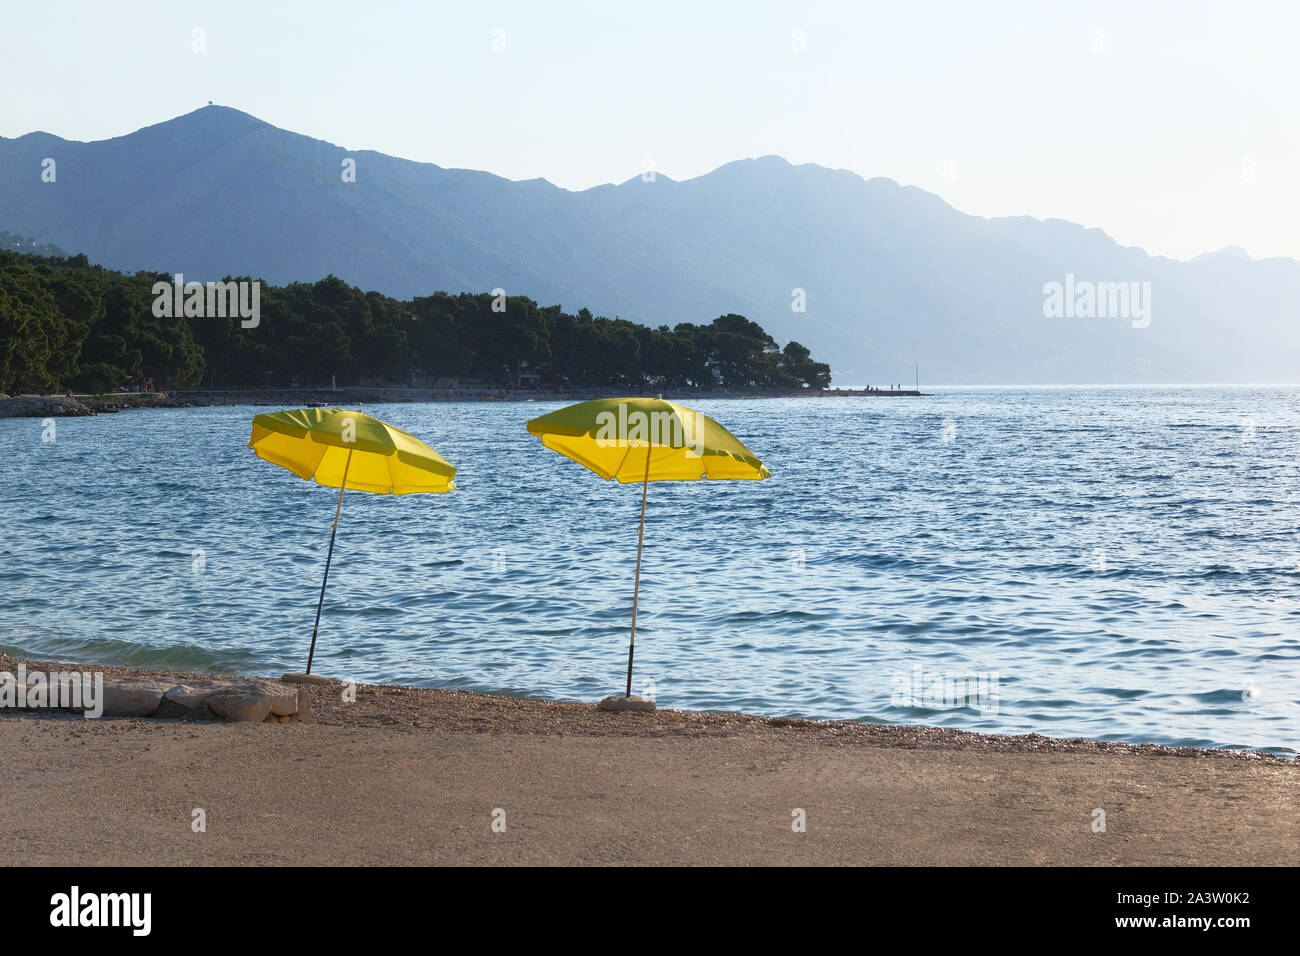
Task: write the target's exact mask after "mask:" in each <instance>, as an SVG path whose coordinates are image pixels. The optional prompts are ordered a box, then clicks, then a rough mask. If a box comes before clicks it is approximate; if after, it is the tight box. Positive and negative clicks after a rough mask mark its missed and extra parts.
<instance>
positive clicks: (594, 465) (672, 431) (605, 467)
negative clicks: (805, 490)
mask: <svg viewBox="0 0 1300 956" xmlns="http://www.w3.org/2000/svg"><path fill="white" fill-rule="evenodd" d="M527 427H528V431H529V433H530V434H532V435H536V436H537V437H538V438H540V439H541V440H542V444H543V445H545V446H546V447H547V448H551V449H554V450H555V451H558V452H559V453H560V454H562V455H566V456H568V457H569V458H572V459H573V460H574V461H576V462H578V463H579V464H582V465H585V466H586V467H587V468H589V469H591V470H592V471H594V472H595V473H596V474H598V475H600V477H602V478H604V479H605V480H607V481H608V480H609V479H611V478H616V479H618V481H620V482H622V483H628V482H633V481H639V482H641V523H640V524H639V525H638V526H637V535H636V577H635V580H634V583H633V585H632V629H631V632H630V634H629V635H628V644H627V690H626V693H625V694H624V695H623V696H622V697H607V698H605V699H604V700H603V701H601V702H600V705H601V707H603V708H605V709H608V710H652V709H654V702H653V701H647V700H644V699H642V698H640V697H633V696H632V656H633V652H634V650H635V648H636V611H637V603H638V601H639V599H640V593H641V550H642V545H643V543H644V540H645V506H646V496H647V494H648V492H649V487H650V482H652V481H698V480H699V479H701V478H708V479H710V480H714V481H716V480H719V479H727V478H735V479H742V480H750V481H761V480H762V479H764V478H769V477H771V472H769V471H768V470H767V468H766V467H764V465H763V463H762V462H761V461H759V460H758V457H757V456H756V455H755V454H754V453H753V452H752V451H750V450H749V449H748V448H746V447H745V445H744V444H743V443H742V442H741V441H740V439H738V438H737V437H736V436H735V435H733V434H731V432H729V431H727V430H726V429H725V428H723V427H722V426H721V425H719V424H718V423H717V422H716V421H714V420H713V419H712V418H710V417H709V416H708V415H704V414H702V413H700V412H697V411H695V410H694V409H691V408H687V407H686V406H685V405H678V404H677V403H676V402H666V401H664V400H663V398H662V397H660V398H601V399H596V400H595V401H590V402H579V403H578V404H577V405H570V406H569V407H567V408H561V409H559V410H558V411H554V412H551V413H550V414H548V415H543V416H541V417H540V418H534V419H533V420H532V421H530V422H529V423H528V426H527Z"/></svg>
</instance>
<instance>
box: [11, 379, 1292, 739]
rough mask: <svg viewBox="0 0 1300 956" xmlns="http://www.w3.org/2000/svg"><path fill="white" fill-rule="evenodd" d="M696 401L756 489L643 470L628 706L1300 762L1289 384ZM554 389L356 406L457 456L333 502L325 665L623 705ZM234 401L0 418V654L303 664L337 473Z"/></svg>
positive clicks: (592, 494) (628, 567)
mask: <svg viewBox="0 0 1300 956" xmlns="http://www.w3.org/2000/svg"><path fill="white" fill-rule="evenodd" d="M692 404H693V405H694V406H695V407H697V408H699V410H701V411H703V412H705V413H707V414H709V415H711V416H713V417H714V418H716V419H718V420H719V421H720V422H722V423H723V424H724V425H726V426H727V427H728V428H730V429H731V431H732V432H734V433H735V434H736V435H737V437H739V438H740V439H741V440H742V441H744V442H746V443H747V444H748V445H749V446H750V448H752V449H753V450H754V452H755V453H756V454H758V455H759V457H760V458H762V459H763V461H764V463H765V464H767V466H768V467H769V468H770V469H771V471H772V477H771V478H770V479H768V480H767V481H763V482H748V481H747V482H702V483H658V484H652V485H651V486H650V492H649V505H648V514H647V521H646V533H645V559H644V566H643V570H642V578H641V601H640V610H639V617H638V628H637V656H636V671H635V675H634V681H633V684H634V687H633V690H634V692H652V693H653V694H654V696H655V697H656V699H657V700H658V702H659V704H660V706H663V707H672V708H677V709H688V710H706V711H745V712H749V713H757V714H766V715H773V716H776V715H781V716H785V715H797V716H805V717H816V718H848V719H852V720H861V721H872V722H881V723H904V724H930V725H941V726H949V727H959V728H964V729H968V730H976V731H985V732H1006V733H1027V732H1037V733H1042V734H1047V735H1051V736H1056V737H1078V736H1083V737H1091V738H1097V739H1101V740H1122V741H1132V742H1155V743H1164V744H1179V745H1198V746H1208V747H1249V748H1257V749H1261V750H1266V751H1270V752H1273V753H1280V754H1291V753H1293V752H1294V750H1295V749H1297V748H1298V746H1300V745H1298V744H1297V741H1300V540H1298V539H1297V520H1298V519H1300V393H1298V392H1297V390H1296V389H1295V388H1282V387H1279V388H1209V387H1206V388H1168V387H1161V388H1041V389H940V390H936V394H934V395H931V396H927V397H923V398H898V399H888V398H867V399H853V398H839V399H834V398H830V399H792V400H778V399H773V400H752V401H747V400H739V401H720V400H712V401H710V400H703V401H698V402H692ZM557 407H559V406H558V405H557V404H554V403H542V402H537V403H524V402H520V403H504V402H503V403H465V404H448V403H439V404H398V405H370V406H366V407H365V409H364V410H365V411H366V412H368V413H369V414H372V415H376V416H378V417H380V418H383V419H386V420H387V421H390V422H392V423H393V424H395V425H398V426H399V427H401V428H404V429H407V430H408V431H411V432H413V433H414V434H416V435H418V436H420V437H421V438H423V439H424V440H425V441H426V442H428V443H429V444H430V445H432V446H433V447H434V448H436V449H437V450H438V451H439V452H440V453H441V454H442V455H443V456H444V457H446V458H447V459H448V460H449V461H451V462H452V463H453V464H455V465H457V466H458V467H459V468H460V472H459V474H458V476H457V484H458V485H459V486H460V490H459V491H456V492H453V493H450V494H443V495H410V496H402V497H389V496H384V497H380V496H374V495H367V494H364V493H359V492H349V493H348V494H347V496H346V497H345V499H344V504H343V517H342V522H341V526H340V532H339V536H338V543H337V546H336V551H335V556H334V565H333V568H332V570H331V573H330V581H329V589H328V593H327V596H326V601H325V609H324V616H323V619H322V623H321V635H320V641H319V645H318V649H317V659H316V664H315V666H314V668H313V669H314V670H315V671H316V672H319V673H324V674H327V675H330V676H334V677H339V678H344V679H353V680H358V681H364V682H392V683H406V684H416V685H422V686H434V687H457V688H469V689H472V690H479V691H489V692H494V693H504V694H516V695H528V696H537V697H546V698H555V699H563V700H582V701H595V700H598V699H599V698H601V697H603V696H605V695H607V694H611V693H621V692H622V690H623V684H624V670H625V667H626V660H627V630H628V623H629V618H630V613H631V605H632V577H633V565H634V561H635V555H636V526H637V516H638V510H639V507H640V487H639V486H637V485H618V484H617V483H612V482H608V483H607V482H604V481H602V480H601V479H599V478H598V477H597V476H595V475H594V474H592V473H591V472H589V471H587V470H586V469H584V468H583V467H581V466H580V465H578V464H576V463H574V462H572V461H569V460H568V459H566V458H562V457H561V456H559V455H557V454H555V453H554V452H551V451H549V450H547V449H545V448H543V447H541V445H540V443H539V442H538V441H537V440H536V439H535V438H533V437H531V436H530V435H528V434H527V433H526V431H525V430H524V423H525V422H526V421H527V420H528V419H529V418H532V417H534V416H537V415H541V414H543V413H545V412H547V411H550V410H552V409H554V408H557ZM260 410H266V409H256V408H253V407H228V408H209V409H178V410H171V411H137V412H124V413H120V414H116V415H101V416H99V417H94V418H81V419H58V420H56V421H55V424H54V433H53V434H52V435H51V434H50V432H49V428H48V426H46V425H44V424H43V423H42V422H41V421H40V420H37V419H7V420H0V487H2V488H3V491H0V502H2V503H3V507H2V510H0V645H3V646H4V648H5V649H6V650H7V651H9V652H10V653H15V654H20V655H25V656H30V657H36V658H46V659H48V658H57V659H64V660H73V661H81V662H105V663H115V664H127V665H136V666H151V667H162V668H173V669H192V670H201V671H207V670H216V671H225V672H239V673H250V674H254V673H255V674H276V673H279V672H281V671H284V670H301V669H302V668H303V666H304V664H305V663H306V655H307V647H308V643H309V641H310V636H311V627H312V620H313V616H314V613H315V609H316V600H317V596H318V592H319V588H320V580H321V572H322V570H323V566H324V562H325V552H326V548H327V546H328V543H329V529H330V523H331V521H332V520H333V516H334V505H335V500H336V497H337V492H336V491H334V490H331V489H327V488H323V487H320V486H317V485H315V484H314V483H311V482H304V481H302V480H300V479H298V478H296V477H294V476H293V475H292V474H290V473H289V472H287V471H285V470H283V469H280V468H277V467H275V466H274V465H271V464H269V463H267V462H264V461H261V460H259V459H257V458H256V457H255V456H254V455H253V453H252V451H251V450H249V449H247V448H245V447H244V446H245V443H246V442H247V440H248V436H249V430H250V421H251V418H252V416H253V415H254V414H255V413H256V412H257V411H260ZM49 438H53V440H52V441H51V440H43V439H49Z"/></svg>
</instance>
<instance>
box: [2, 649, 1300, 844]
mask: <svg viewBox="0 0 1300 956" xmlns="http://www.w3.org/2000/svg"><path fill="white" fill-rule="evenodd" d="M17 664H18V661H17V660H14V659H11V658H4V657H2V656H0V670H9V671H12V670H13V669H14V668H15V667H16V666H17ZM70 666H72V665H59V667H60V668H63V669H67V668H68V667H70ZM28 667H29V668H31V669H36V668H45V669H49V668H50V667H51V665H50V664H48V663H40V662H28ZM96 669H98V670H103V671H105V672H106V673H136V674H151V675H159V676H169V677H172V676H174V677H178V678H179V677H191V678H192V677H198V676H202V675H164V672H157V671H138V670H132V671H126V670H125V669H119V668H102V667H101V668H96ZM341 691H342V685H336V686H335V687H333V688H316V689H314V691H313V696H312V709H313V722H312V723H310V724H289V725H280V724H237V723H217V722H178V721H163V720H129V719H111V720H110V719H104V720H99V721H94V720H84V719H82V718H80V717H76V716H70V715H60V714H42V715H40V716H33V715H31V714H30V713H26V714H21V715H20V714H18V713H13V712H10V713H6V714H4V715H3V716H0V752H3V754H4V760H5V763H6V765H7V766H6V777H7V780H8V785H7V788H6V789H7V794H6V796H7V799H6V800H5V801H4V802H3V804H0V831H3V832H4V833H6V834H7V837H8V845H9V849H10V852H9V854H8V855H7V857H6V859H7V860H8V861H9V862H10V863H19V864H29V865H100V864H105V865H111V864H123V865H130V864H158V863H164V864H174V865H194V864H315V865H357V864H413V865H414V864H543V865H545V864H669V865H678V864H730V865H737V864H757V865H784V864H816V865H825V864H846V865H852V864H861V865H877V864H901V865H913V864H975V865H985V864H988V865H999V864H1036V865H1037V864H1048V865H1058V864H1085V865H1131V864H1174V865H1183V864H1186V865H1254V866H1259V865H1295V864H1296V863H1298V862H1300V839H1297V838H1298V837H1300V823H1298V822H1297V820H1298V816H1297V809H1300V808H1298V807H1297V793H1300V788H1298V787H1297V783H1300V767H1298V766H1296V765H1295V764H1294V763H1293V762H1291V761H1287V760H1282V759H1278V758H1272V757H1266V756H1261V755H1258V754H1240V753H1234V752H1226V751H1210V750H1196V749H1191V748H1168V747H1159V746H1142V747H1133V746H1128V745H1123V744H1108V743H1099V742H1096V741H1086V740H1078V741H1063V740H1055V739H1050V738H1046V737H1041V736H1036V735H1034V736H1019V737H1008V736H985V735H979V734H971V733H965V732H960V731H953V730H944V729H934V728H924V727H892V726H881V725H868V724H858V723H853V722H840V721H833V722H830V721H828V722H822V721H802V720H788V719H766V718H761V717H751V716H745V715H731V714H727V715H720V714H697V713H683V712H677V711H672V710H661V711H659V712H657V713H654V714H609V713H602V712H598V711H597V710H596V709H595V708H594V707H593V706H592V705H590V704H582V703H564V702H553V701H540V700H526V699H517V698H509V697H495V696H487V695H481V694H473V693H469V692H464V691H446V690H433V689H422V688H405V687H372V686H364V685H363V686H360V687H358V688H357V695H356V696H357V699H356V701H355V703H348V702H344V701H343V700H342V696H343V695H342V693H341ZM196 809H202V810H203V811H204V812H205V815H206V823H207V827H206V832H198V833H196V832H193V830H192V828H191V822H192V819H193V817H194V811H195V810H196ZM1098 809H1100V810H1104V811H1105V824H1106V828H1105V832H1094V826H1095V824H1094V821H1095V820H1096V819H1097V816H1096V814H1095V811H1096V810H1098ZM797 811H802V812H803V813H802V818H803V819H804V820H805V821H806V830H805V831H804V832H796V831H795V829H794V827H793V826H792V823H794V822H795V821H796V820H797V819H798V818H799V817H798V814H797ZM494 819H495V820H496V821H497V828H496V829H495V830H494V827H493V822H494ZM502 822H504V830H503V831H502V827H501V823H502Z"/></svg>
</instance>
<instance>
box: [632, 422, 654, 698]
mask: <svg viewBox="0 0 1300 956" xmlns="http://www.w3.org/2000/svg"><path fill="white" fill-rule="evenodd" d="M650 447H651V446H649V445H646V449H645V480H644V481H642V482H641V524H639V525H638V526H637V529H636V582H635V583H634V584H633V585H632V633H631V635H630V636H629V637H628V639H627V694H626V696H628V697H631V696H632V652H633V651H634V650H635V649H636V604H637V600H638V598H640V596H641V543H642V542H643V541H644V540H645V498H646V493H647V492H648V491H649V490H650Z"/></svg>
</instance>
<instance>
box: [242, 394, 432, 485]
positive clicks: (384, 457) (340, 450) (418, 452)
mask: <svg viewBox="0 0 1300 956" xmlns="http://www.w3.org/2000/svg"><path fill="white" fill-rule="evenodd" d="M248 447H249V448H251V449H253V451H255V452H256V453H257V457H259V458H262V459H265V460H266V461H269V462H271V463H273V464H276V465H279V466H280V467H282V468H287V469H289V470H290V471H291V472H293V473H294V474H295V475H297V476H298V477H299V478H305V479H311V480H314V481H315V482H316V483H317V484H318V485H325V486H327V487H329V488H342V487H343V475H344V472H345V471H346V472H347V487H348V488H351V489H353V490H355V491H369V492H373V493H375V494H380V495H386V494H394V495H409V494H414V493H416V492H438V491H454V490H455V489H456V485H455V482H453V481H452V478H453V477H454V476H455V474H456V469H455V467H454V466H452V465H450V464H448V463H447V459H445V458H443V457H442V456H441V455H439V454H438V453H437V452H436V451H434V450H433V449H432V448H430V447H429V446H428V445H426V444H425V443H424V442H422V441H420V439H418V438H416V437H415V436H414V435H412V434H410V433H409V432H404V431H402V430H401V429H400V428H396V427H394V426H392V425H390V424H388V423H387V422H381V421H380V420H379V419H377V418H371V417H370V416H369V415H364V414H362V413H361V412H355V411H349V410H347V409H343V408H295V409H291V410H290V411H285V412H272V413H270V414H267V415H258V416H256V417H255V418H254V419H253V435H252V437H251V438H249V440H248Z"/></svg>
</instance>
